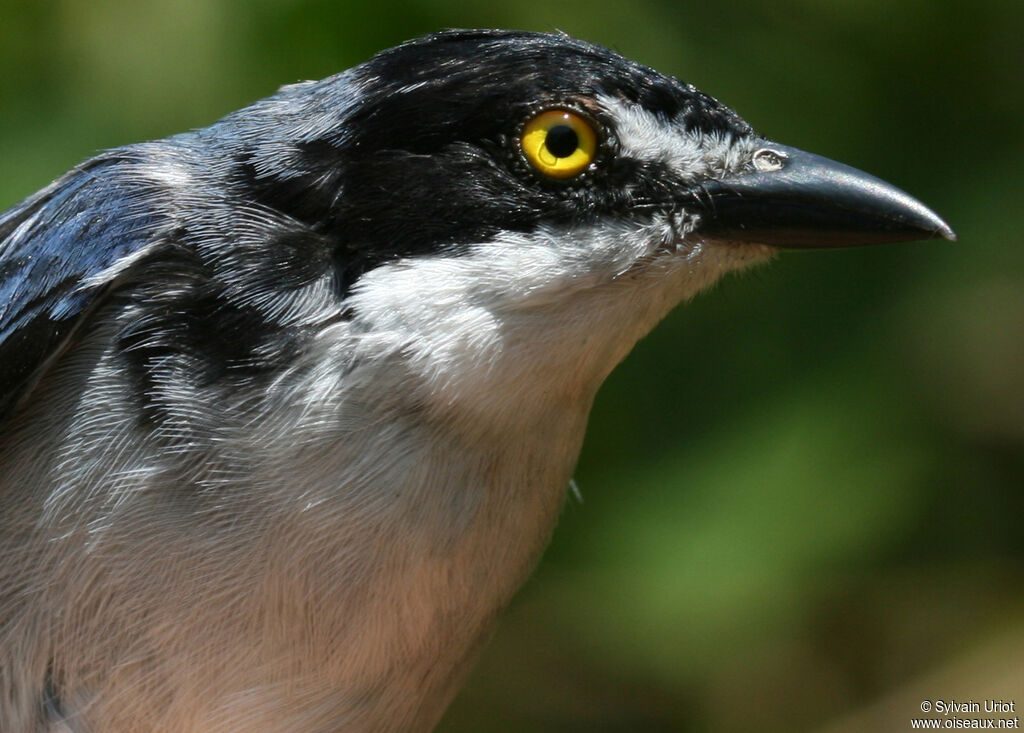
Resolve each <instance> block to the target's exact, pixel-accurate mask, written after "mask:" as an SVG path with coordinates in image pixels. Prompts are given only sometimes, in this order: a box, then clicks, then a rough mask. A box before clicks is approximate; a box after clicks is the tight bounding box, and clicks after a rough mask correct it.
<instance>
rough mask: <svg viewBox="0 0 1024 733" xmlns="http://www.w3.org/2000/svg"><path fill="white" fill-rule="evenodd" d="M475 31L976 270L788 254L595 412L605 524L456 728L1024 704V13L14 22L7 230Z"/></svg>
mask: <svg viewBox="0 0 1024 733" xmlns="http://www.w3.org/2000/svg"><path fill="white" fill-rule="evenodd" d="M470 26H495V27H497V26H503V27H520V28H530V29H537V30H553V29H561V30H564V31H566V32H569V33H572V34H574V35H577V36H580V37H583V38H586V39H588V40H592V41H596V42H599V43H602V44H605V45H608V46H610V47H612V48H615V49H616V50H619V51H621V52H623V53H625V54H627V55H629V56H632V57H634V58H636V59H638V60H640V61H643V62H645V63H648V64H650V65H652V66H655V67H657V68H659V69H660V70H662V71H666V72H669V73H673V74H675V75H677V76H680V77H681V78H683V79H685V80H687V81H691V82H694V83H695V84H697V85H698V86H700V87H701V88H703V89H705V90H707V91H709V92H710V93H712V94H714V95H716V96H718V97H719V98H721V99H723V100H724V101H725V102H727V103H728V104H730V105H733V106H735V107H736V108H737V109H738V110H739V111H740V112H741V114H743V116H744V117H745V118H746V119H747V120H749V121H750V122H752V123H753V124H754V125H755V126H756V127H758V128H759V129H760V130H761V131H762V132H763V133H764V134H766V135H769V136H771V137H774V138H776V139H778V140H780V141H782V142H786V143H789V144H793V145H797V146H799V147H803V148H805V149H809V150H813V151H815V152H818V153H821V154H824V155H828V156H830V157H834V158H838V159H840V160H844V161H846V162H849V163H851V164H853V165H856V166H858V167H861V168H864V169H867V170H870V171H871V172H873V173H875V174H877V175H879V176H881V177H883V178H886V179H888V180H891V181H893V182H894V183H896V184H897V185H900V186H901V187H903V188H906V189H907V190H909V191H911V192H912V193H914V194H915V195H917V196H919V197H920V198H922V199H923V200H924V201H926V202H928V203H929V204H930V205H932V206H933V207H934V208H935V209H936V210H937V211H939V212H940V213H942V214H943V215H944V216H945V217H946V218H947V219H948V220H949V221H950V222H951V224H952V225H953V226H954V228H956V229H957V231H958V233H959V235H960V243H959V244H956V245H951V244H947V243H935V242H930V243H920V244H907V245H898V246H892V247H887V248H877V249H865V250H850V251H838V252H827V253H826V252H814V253H791V254H784V255H783V256H782V257H780V258H779V260H778V261H776V262H775V263H773V264H771V265H770V266H768V267H765V268H761V269H759V270H756V271H754V272H751V273H747V274H745V275H743V276H741V277H739V278H732V279H729V280H727V281H726V282H725V283H723V284H722V285H720V286H719V287H717V288H716V289H715V291H714V292H712V293H710V294H706V295H703V296H701V297H699V298H698V299H697V300H695V301H694V302H693V303H690V304H688V305H686V306H684V307H682V308H680V309H678V310H677V311H676V312H675V313H674V314H673V315H672V316H671V317H670V318H669V319H668V320H667V321H666V322H665V323H664V324H663V325H662V326H661V327H659V329H658V330H656V331H655V332H654V334H652V335H651V336H650V337H649V338H648V339H646V340H645V341H644V342H643V343H641V344H640V346H639V347H638V348H637V349H636V351H635V352H634V354H633V355H632V356H631V357H630V358H629V359H628V360H627V361H626V363H625V364H623V365H622V367H620V368H619V369H618V370H617V371H616V372H615V373H614V374H613V375H612V377H611V379H610V380H609V382H608V384H607V385H606V387H605V388H604V389H603V391H602V393H601V395H600V397H599V399H598V402H597V405H596V407H595V411H594V416H593V419H592V423H591V430H590V434H589V436H588V441H587V444H586V446H585V448H584V452H583V456H582V458H581V460H580V465H579V471H578V476H577V479H578V482H579V484H580V486H581V488H582V493H583V497H584V501H583V503H579V502H576V501H570V504H569V505H568V507H567V508H566V511H565V513H564V516H563V519H562V522H561V526H560V527H559V529H558V531H557V532H556V534H555V538H554V541H553V544H552V547H551V548H550V551H549V553H548V555H547V557H546V558H545V560H544V562H543V563H542V565H541V567H540V569H539V571H538V573H537V575H536V576H535V577H534V579H533V580H531V582H530V583H529V584H528V586H527V587H526V588H525V589H524V591H523V592H522V593H521V594H520V596H519V598H518V600H517V601H516V602H515V603H514V604H513V607H512V608H511V609H510V612H509V614H508V617H507V619H506V620H505V622H504V624H503V626H502V628H501V629H500V631H499V632H498V634H497V636H496V638H495V640H494V642H493V643H492V645H491V646H490V648H489V650H488V651H487V652H486V654H485V655H484V658H483V659H482V661H481V663H480V665H479V666H478V668H477V670H476V672H475V673H474V675H473V677H472V678H471V680H470V683H469V685H468V688H467V689H466V691H465V692H464V693H463V694H462V695H461V696H460V697H459V699H458V700H457V701H456V703H455V705H454V706H453V708H452V710H451V711H450V713H449V715H448V717H447V718H446V722H445V723H444V725H443V726H442V730H444V731H447V732H448V733H456V732H457V731H464V730H487V731H524V730H529V731H655V730H659V731H677V730H678V731H684V730H686V731H688V730H694V731H703V730H714V731H746V730H759V731H792V730H813V729H816V728H819V727H823V726H826V725H837V726H840V727H839V728H836V729H837V730H839V729H840V728H842V721H843V720H844V719H846V720H847V721H848V722H847V726H846V728H842V729H844V730H857V729H868V728H867V727H863V728H858V727H857V726H859V725H863V726H867V725H869V724H868V723H867V722H865V721H867V720H869V718H863V717H857V716H858V715H868V713H869V712H870V711H871V710H875V717H874V718H870V720H871V721H872V722H871V723H870V729H872V730H882V729H885V730H889V729H891V730H906V729H908V727H909V723H908V720H909V718H910V717H912V716H913V715H915V714H916V711H917V705H918V704H919V702H920V698H921V696H925V697H933V698H938V697H945V698H949V697H957V698H967V697H973V698H974V699H976V700H981V699H984V698H986V697H991V696H998V695H999V694H1002V695H1012V694H1017V695H1018V698H1017V702H1018V704H1021V705H1024V681H1022V679H1021V677H1020V674H1021V673H1020V671H1019V670H1020V669H1024V664H1022V663H1021V662H1022V661H1024V660H1021V659H1019V658H1018V659H1015V660H1014V659H1010V658H1008V657H1007V656H1006V655H1010V654H1015V653H1016V654H1020V653H1021V649H1022V648H1024V647H1022V645H1021V644H1020V643H1017V644H1016V645H1015V646H1014V645H1012V644H1005V645H1000V644H999V643H995V642H993V640H994V639H996V640H998V639H1000V638H1004V637H1003V635H1006V636H1005V638H1013V639H1018V640H1019V639H1020V638H1021V634H1022V631H1024V571H1022V569H1021V560H1022V559H1024V533H1022V532H1021V528H1020V525H1021V517H1022V514H1024V491H1022V489H1024V338H1022V331H1024V247H1022V246H1021V244H1022V238H1024V234H1022V231H1024V205H1022V200H1024V196H1022V194H1024V177H1022V176H1021V174H1020V170H1021V169H1022V167H1024V135H1022V134H1021V133H1022V131H1024V124H1022V123H1024V74H1022V69H1024V43H1021V40H1020V39H1021V34H1022V31H1024V5H1022V4H1021V3H1019V2H1010V0H1004V1H996V0H993V1H990V2H984V1H981V2H963V1H961V0H956V1H954V0H910V1H908V2H904V3H892V2H888V1H883V0H833V1H831V2H826V1H825V0H776V2H771V3H769V2H757V1H756V0H747V1H739V2H716V3H707V2H692V3H678V2H669V1H668V0H634V1H633V2H630V3H621V2H612V1H609V0H589V1H588V2H582V1H581V0H566V1H564V2H559V1H557V0H548V1H547V2H533V1H532V0H526V1H524V2H518V3H507V4H500V5H497V6H496V5H494V4H493V3H490V2H483V1H482V0H465V1H464V2H462V3H460V4H457V5H455V4H447V3H442V2H439V1H438V0H420V1H418V2H416V1H401V0H379V1H378V2H376V3H372V4H363V3H346V2H338V1H337V0H335V1H331V2H328V1H327V0H249V1H247V2H242V0H150V1H149V2H141V3H130V2H116V1H115V0H55V2H51V3H36V2H29V1H28V0H3V1H2V2H0V68H2V70H3V73H2V74H0V108H2V109H3V111H4V113H3V115H2V116H0V151H2V154H0V206H7V205H10V204H13V203H14V202H15V201H17V200H18V199H19V198H21V197H23V196H25V195H28V194H29V193H31V192H32V191H34V190H36V189H37V188H39V187H41V186H42V185H44V184H45V183H47V182H48V181H49V180H51V179H52V178H54V177H56V176H57V175H59V174H60V173H62V172H63V171H64V170H66V169H67V168H69V167H70V166H72V165H73V164H75V163H76V162H78V161H79V160H81V159H83V158H85V157H87V156H89V155H90V154H91V153H92V152H94V151H95V150H97V149H100V148H104V147H108V146H115V145H120V144H123V143H126V142H130V141H135V140H141V139H148V138H155V137H162V136H164V135H167V134H170V133H173V132H178V131H180V130H182V129H185V128H189V127H198V126H202V125H205V124H208V123H210V122H212V121H213V120H215V119H216V118H217V117H219V116H220V115H222V114H224V113H226V112H228V111H230V110H232V109H235V108H237V107H240V106H242V105H244V104H246V103H247V102H249V101H252V100H254V99H256V98H258V97H261V96H264V95H266V94H268V93H270V92H272V91H273V90H274V89H275V88H276V87H277V86H279V85H281V84H284V83H289V82H293V81H296V80H298V79H301V78H316V77H320V76H324V75H327V74H330V73H333V72H336V71H339V70H341V69H343V68H346V67H348V66H350V65H352V64H354V63H357V62H359V61H361V60H363V59H365V58H366V57H368V56H369V55H371V54H372V53H373V52H374V51H376V50H378V49H381V48H384V47H386V46H389V45H393V44H394V43H396V42H399V41H401V40H404V39H406V38H409V37H412V36H415V35H419V34H421V33H425V32H429V31H433V30H436V29H438V28H442V27H470ZM979 649H988V650H990V651H989V652H986V653H987V654H989V656H988V657H978V656H977V655H978V654H981V652H980V651H978V650H979ZM972 654H973V655H974V656H972ZM968 658H970V659H974V660H975V661H974V662H973V663H972V664H966V663H965V664H963V665H960V664H959V662H958V660H960V659H968ZM979 658H981V659H983V660H987V661H983V662H978V661H977V660H978V659H979ZM1014 661H1016V662H1017V663H1016V664H1012V662H1014ZM1014 669H1015V670H1018V671H1017V672H1016V674H1017V676H1016V677H1013V674H1014V673H1012V672H1005V671H1004V670H1014ZM936 670H945V671H944V672H943V673H942V674H941V675H938V673H937V672H936ZM979 670H982V671H979ZM929 675H931V676H929ZM936 675H938V676H936ZM922 680H926V681H928V682H927V684H930V685H932V686H933V687H934V689H932V688H930V687H927V686H926V685H925V683H924V682H922ZM922 685H925V686H922ZM1002 690H1009V692H1002ZM901 691H907V692H906V695H909V697H901V695H902V694H903V693H902V692H901ZM911 691H912V692H911ZM914 694H916V695H918V697H917V698H914V697H913V695H914ZM880 700H889V703H888V707H886V708H885V711H887V712H885V713H884V714H881V715H880V717H879V714H878V713H877V711H878V710H880V709H881V708H877V705H879V704H880V703H878V701H880ZM894 701H895V702H894ZM872 705H875V706H876V707H870V706H872ZM865 711H867V712H865ZM850 721H853V722H850ZM857 721H860V722H857ZM851 726H852V727H851Z"/></svg>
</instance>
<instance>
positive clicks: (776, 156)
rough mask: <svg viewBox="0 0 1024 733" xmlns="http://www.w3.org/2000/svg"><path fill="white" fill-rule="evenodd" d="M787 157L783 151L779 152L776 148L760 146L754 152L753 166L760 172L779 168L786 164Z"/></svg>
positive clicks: (768, 171)
mask: <svg viewBox="0 0 1024 733" xmlns="http://www.w3.org/2000/svg"><path fill="white" fill-rule="evenodd" d="M787 157H788V156H787V155H786V154H785V153H780V152H779V151H777V150H770V149H768V148H761V149H760V150H758V151H757V152H756V153H754V159H753V161H754V167H755V168H757V169H758V170H759V171H761V172H762V173H770V172H772V171H777V170H781V169H782V167H783V166H784V165H785V164H786V160H787Z"/></svg>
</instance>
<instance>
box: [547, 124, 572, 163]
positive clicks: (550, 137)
mask: <svg viewBox="0 0 1024 733" xmlns="http://www.w3.org/2000/svg"><path fill="white" fill-rule="evenodd" d="M544 144H545V145H546V146H547V149H548V150H549V151H551V154H552V155H554V156H555V157H556V158H568V157H569V156H570V155H572V154H573V153H575V152H576V148H577V147H579V144H580V140H579V136H577V135H576V131H575V130H573V129H572V128H571V127H569V126H568V125H555V126H553V127H552V128H551V129H550V130H548V134H547V137H546V138H545V139H544Z"/></svg>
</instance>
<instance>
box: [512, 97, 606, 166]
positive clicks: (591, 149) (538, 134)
mask: <svg viewBox="0 0 1024 733" xmlns="http://www.w3.org/2000/svg"><path fill="white" fill-rule="evenodd" d="M519 142H520V145H522V148H523V155H525V156H526V159H527V160H528V161H529V162H530V165H532V166H533V167H534V168H536V169H537V170H538V171H539V172H541V173H543V174H544V175H545V176H549V177H551V178H572V177H573V176H577V175H579V174H580V173H582V172H583V171H584V170H586V168H587V166H588V165H590V163H591V161H593V160H594V155H595V153H596V152H597V133H596V132H594V127H593V125H591V123H590V122H588V121H587V120H586V119H584V118H583V117H581V116H580V115H578V114H576V113H575V112H570V111H569V110H565V109H549V110H547V111H546V112H541V113H540V114H539V115H537V116H536V117H534V118H533V119H531V120H530V121H529V122H527V123H526V125H525V126H524V127H523V133H522V136H521V137H520V141H519Z"/></svg>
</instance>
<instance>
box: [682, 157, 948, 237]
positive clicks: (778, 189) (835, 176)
mask: <svg viewBox="0 0 1024 733" xmlns="http://www.w3.org/2000/svg"><path fill="white" fill-rule="evenodd" d="M753 162H754V166H755V168H756V169H757V170H756V171H755V172H752V173H747V174H743V175H740V176H736V177H734V178H730V179H727V180H721V181H710V182H708V183H706V184H704V186H703V188H704V190H703V191H702V192H701V196H700V197H701V201H700V203H701V205H702V209H703V210H702V212H701V223H700V224H699V225H698V229H699V230H700V231H701V232H704V233H706V234H710V235H716V236H721V237H722V238H723V239H730V240H734V241H739V242H751V243H758V244H769V245H774V246H776V247H793V248H811V247H853V246H859V245H865V244H884V243H886V242H906V241H911V240H915V239H934V238H937V237H943V238H945V239H949V240H955V239H956V234H954V233H953V230H952V229H950V228H949V225H948V224H946V222H944V221H943V220H942V219H940V218H939V217H938V215H937V214H936V213H935V212H933V211H932V210H931V209H929V208H928V207H927V206H925V205H924V204H922V203H921V202H920V201H918V200H917V199H915V198H913V197H911V196H909V195H908V194H906V193H904V192H903V191H901V190H900V189H898V188H896V187H895V186H892V185H890V184H888V183H886V182H885V181H882V180H880V179H878V178H875V177H874V176H871V175H868V174H867V173H864V172H863V171H859V170H857V169H856V168H851V167H850V166H848V165H843V164H842V163H837V162H836V161H834V160H829V159H828V158H823V157H822V156H820V155H814V154H813V153H805V152H804V151H803V150H798V149H797V148H791V147H789V146H787V145H777V144H775V143H770V142H767V141H766V142H765V144H764V145H763V146H762V148H761V149H760V150H758V151H757V152H756V153H755V154H754V160H753Z"/></svg>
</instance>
